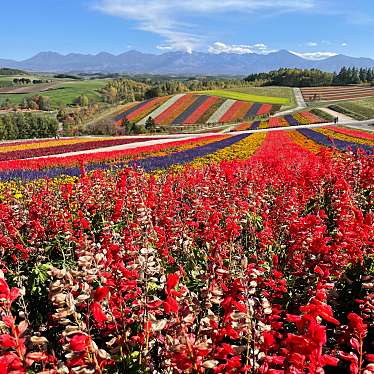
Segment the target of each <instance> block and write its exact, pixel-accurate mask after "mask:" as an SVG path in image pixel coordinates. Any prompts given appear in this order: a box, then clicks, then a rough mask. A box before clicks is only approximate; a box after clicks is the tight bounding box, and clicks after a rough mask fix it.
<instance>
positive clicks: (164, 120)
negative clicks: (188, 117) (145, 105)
mask: <svg viewBox="0 0 374 374" xmlns="http://www.w3.org/2000/svg"><path fill="white" fill-rule="evenodd" d="M197 100H198V96H195V95H184V96H182V97H181V98H180V99H179V100H178V101H176V102H175V103H174V104H173V105H171V106H170V107H169V108H168V109H167V110H165V111H164V112H162V113H161V114H160V115H159V116H157V117H155V118H154V120H155V122H156V123H157V124H159V125H163V126H165V125H171V124H173V123H174V122H175V120H176V118H178V117H179V116H180V115H181V114H182V113H184V111H185V110H186V109H187V108H189V107H190V106H191V105H193V104H194V103H195V102H196V101H197Z"/></svg>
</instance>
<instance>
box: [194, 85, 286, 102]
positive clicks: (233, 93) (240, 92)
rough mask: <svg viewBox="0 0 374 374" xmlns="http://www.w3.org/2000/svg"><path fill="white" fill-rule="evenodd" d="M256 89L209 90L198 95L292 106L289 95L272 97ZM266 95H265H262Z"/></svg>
mask: <svg viewBox="0 0 374 374" xmlns="http://www.w3.org/2000/svg"><path fill="white" fill-rule="evenodd" d="M254 88H255V87H245V88H235V89H230V90H208V91H199V92H198V93H203V94H206V95H213V96H219V97H223V98H226V99H233V100H242V101H250V102H257V103H269V104H281V105H290V104H291V102H290V97H289V95H286V96H277V95H274V96H272V95H270V96H268V94H267V93H268V92H269V94H271V92H270V91H267V92H266V91H262V92H261V93H260V91H257V92H256V90H254ZM262 93H264V95H263V94H262Z"/></svg>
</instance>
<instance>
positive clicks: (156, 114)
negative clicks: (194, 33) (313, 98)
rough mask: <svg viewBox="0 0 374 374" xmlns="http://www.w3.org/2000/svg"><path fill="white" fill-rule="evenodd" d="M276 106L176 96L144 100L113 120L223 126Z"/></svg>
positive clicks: (269, 111)
mask: <svg viewBox="0 0 374 374" xmlns="http://www.w3.org/2000/svg"><path fill="white" fill-rule="evenodd" d="M277 110H279V105H272V104H262V103H249V102H245V101H237V100H231V99H227V100H224V99H222V98H219V97H216V96H208V95H196V94H180V95H174V96H172V97H163V98H156V99H151V100H147V101H144V102H141V103H138V104H136V105H133V106H131V107H130V108H128V109H127V110H126V111H124V112H123V113H121V114H120V115H118V116H117V117H116V120H117V121H118V122H119V121H121V120H122V119H123V118H124V117H125V116H126V117H127V118H128V119H129V120H131V121H134V122H137V123H139V124H144V122H145V120H146V118H147V117H149V116H150V117H152V118H154V120H155V121H156V123H157V124H159V125H164V126H166V125H173V124H174V125H175V124H195V123H196V124H201V123H227V122H235V121H240V120H244V119H245V118H251V117H256V116H259V115H266V114H271V113H275V112H276V111H277Z"/></svg>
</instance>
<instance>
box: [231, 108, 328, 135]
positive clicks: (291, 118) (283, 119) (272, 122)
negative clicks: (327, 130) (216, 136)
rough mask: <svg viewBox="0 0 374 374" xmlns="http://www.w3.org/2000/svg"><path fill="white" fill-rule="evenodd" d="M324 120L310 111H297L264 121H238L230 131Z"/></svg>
mask: <svg viewBox="0 0 374 374" xmlns="http://www.w3.org/2000/svg"><path fill="white" fill-rule="evenodd" d="M325 122H327V121H326V120H324V119H322V118H320V117H318V116H316V115H315V114H313V113H311V112H299V113H295V114H292V115H291V114H290V115H286V116H280V117H271V118H269V119H268V120H266V121H254V122H251V123H247V122H245V123H240V124H239V125H237V126H235V127H234V128H233V129H232V130H231V131H245V130H257V129H269V128H274V127H288V126H300V125H312V124H316V123H325Z"/></svg>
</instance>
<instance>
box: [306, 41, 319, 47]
mask: <svg viewBox="0 0 374 374" xmlns="http://www.w3.org/2000/svg"><path fill="white" fill-rule="evenodd" d="M306 45H307V46H308V47H317V45H318V43H317V42H308V43H306Z"/></svg>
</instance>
